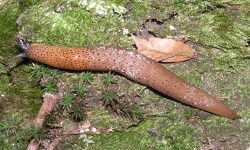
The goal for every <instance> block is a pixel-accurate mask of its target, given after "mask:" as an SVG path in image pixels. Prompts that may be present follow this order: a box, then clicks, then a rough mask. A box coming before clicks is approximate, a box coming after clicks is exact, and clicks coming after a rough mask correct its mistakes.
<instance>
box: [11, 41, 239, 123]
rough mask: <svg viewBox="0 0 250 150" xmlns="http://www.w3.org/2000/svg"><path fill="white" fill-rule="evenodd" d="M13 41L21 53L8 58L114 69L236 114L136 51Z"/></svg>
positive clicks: (195, 103)
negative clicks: (26, 44) (24, 58)
mask: <svg viewBox="0 0 250 150" xmlns="http://www.w3.org/2000/svg"><path fill="white" fill-rule="evenodd" d="M17 42H18V45H19V46H20V47H21V48H22V49H23V50H24V53H21V54H19V55H18V56H15V57H13V58H12V59H10V60H13V59H15V58H18V57H28V58H29V59H32V60H35V61H38V62H41V63H44V64H47V65H49V66H53V67H56V68H62V69H69V70H95V71H115V72H118V73H120V74H122V75H123V76H125V77H127V78H129V79H131V80H134V81H136V82H139V83H141V84H143V85H147V86H149V87H151V88H153V89H155V90H157V91H159V92H161V93H163V94H165V95H168V96H170V97H172V98H174V99H175V100H177V101H180V102H182V103H185V104H187V105H190V106H193V107H196V108H199V109H201V110H205V111H208V112H211V113H214V114H216V115H219V116H222V117H225V118H229V119H238V118H240V116H239V115H237V114H236V113H234V112H233V111H232V110H231V109H230V108H228V107H227V106H226V105H224V104H223V103H222V102H220V101H219V100H217V99H216V98H215V97H213V96H212V95H210V94H208V93H206V92H205V91H203V90H201V89H199V88H197V87H194V86H192V85H190V84H189V83H187V82H185V81H184V80H182V79H181V78H179V77H177V76H176V75H175V74H173V73H172V72H170V71H168V70H167V69H166V68H165V67H164V66H163V65H161V64H159V63H157V62H155V61H154V60H152V59H149V58H146V57H144V56H142V55H140V54H137V53H134V52H131V51H127V50H124V49H122V48H116V47H91V48H69V47H57V46H46V45H40V44H31V45H30V46H25V45H23V44H22V43H21V41H20V40H19V39H17Z"/></svg>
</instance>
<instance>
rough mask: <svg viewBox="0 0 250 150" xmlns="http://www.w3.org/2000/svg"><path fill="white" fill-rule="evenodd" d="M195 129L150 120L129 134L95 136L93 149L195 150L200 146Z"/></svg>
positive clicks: (178, 123) (165, 121)
mask: <svg viewBox="0 0 250 150" xmlns="http://www.w3.org/2000/svg"><path fill="white" fill-rule="evenodd" d="M194 133H195V130H194V128H192V127H190V126H189V127H187V125H185V124H183V123H181V122H177V121H176V123H174V122H172V121H171V120H166V119H163V118H150V119H147V120H145V121H143V122H142V123H140V124H139V125H138V126H137V127H136V128H132V129H131V130H130V131H127V132H114V133H111V134H110V135H108V136H95V137H93V138H92V140H93V141H94V145H93V147H91V149H123V148H124V147H126V149H193V148H195V147H196V146H198V143H197V141H196V139H195V138H194V137H193V134H194Z"/></svg>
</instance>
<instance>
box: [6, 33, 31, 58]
mask: <svg viewBox="0 0 250 150" xmlns="http://www.w3.org/2000/svg"><path fill="white" fill-rule="evenodd" d="M15 39H16V42H17V44H18V46H19V47H20V48H21V49H22V50H23V51H24V53H20V54H18V55H17V56H14V57H12V58H10V59H8V61H12V60H14V59H16V58H21V57H26V54H25V52H26V51H27V49H28V46H26V45H24V44H23V42H22V41H21V40H20V38H19V37H18V36H15Z"/></svg>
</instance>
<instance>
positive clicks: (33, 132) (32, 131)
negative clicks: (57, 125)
mask: <svg viewBox="0 0 250 150" xmlns="http://www.w3.org/2000/svg"><path fill="white" fill-rule="evenodd" d="M25 132H26V134H27V135H26V137H27V139H29V140H31V139H35V140H36V141H39V140H42V139H45V138H46V132H47V131H46V130H45V129H44V128H43V127H35V126H29V127H28V128H27V130H26V131H25Z"/></svg>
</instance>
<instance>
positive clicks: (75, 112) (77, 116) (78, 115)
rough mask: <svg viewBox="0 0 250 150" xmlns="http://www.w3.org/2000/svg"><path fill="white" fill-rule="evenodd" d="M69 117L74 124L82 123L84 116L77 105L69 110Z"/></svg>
mask: <svg viewBox="0 0 250 150" xmlns="http://www.w3.org/2000/svg"><path fill="white" fill-rule="evenodd" d="M71 111H72V112H71V113H70V115H71V116H72V118H73V120H74V121H76V122H79V121H82V120H83V119H84V117H85V116H86V115H85V114H84V111H83V109H82V108H81V107H80V106H79V105H73V106H72V109H71Z"/></svg>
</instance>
